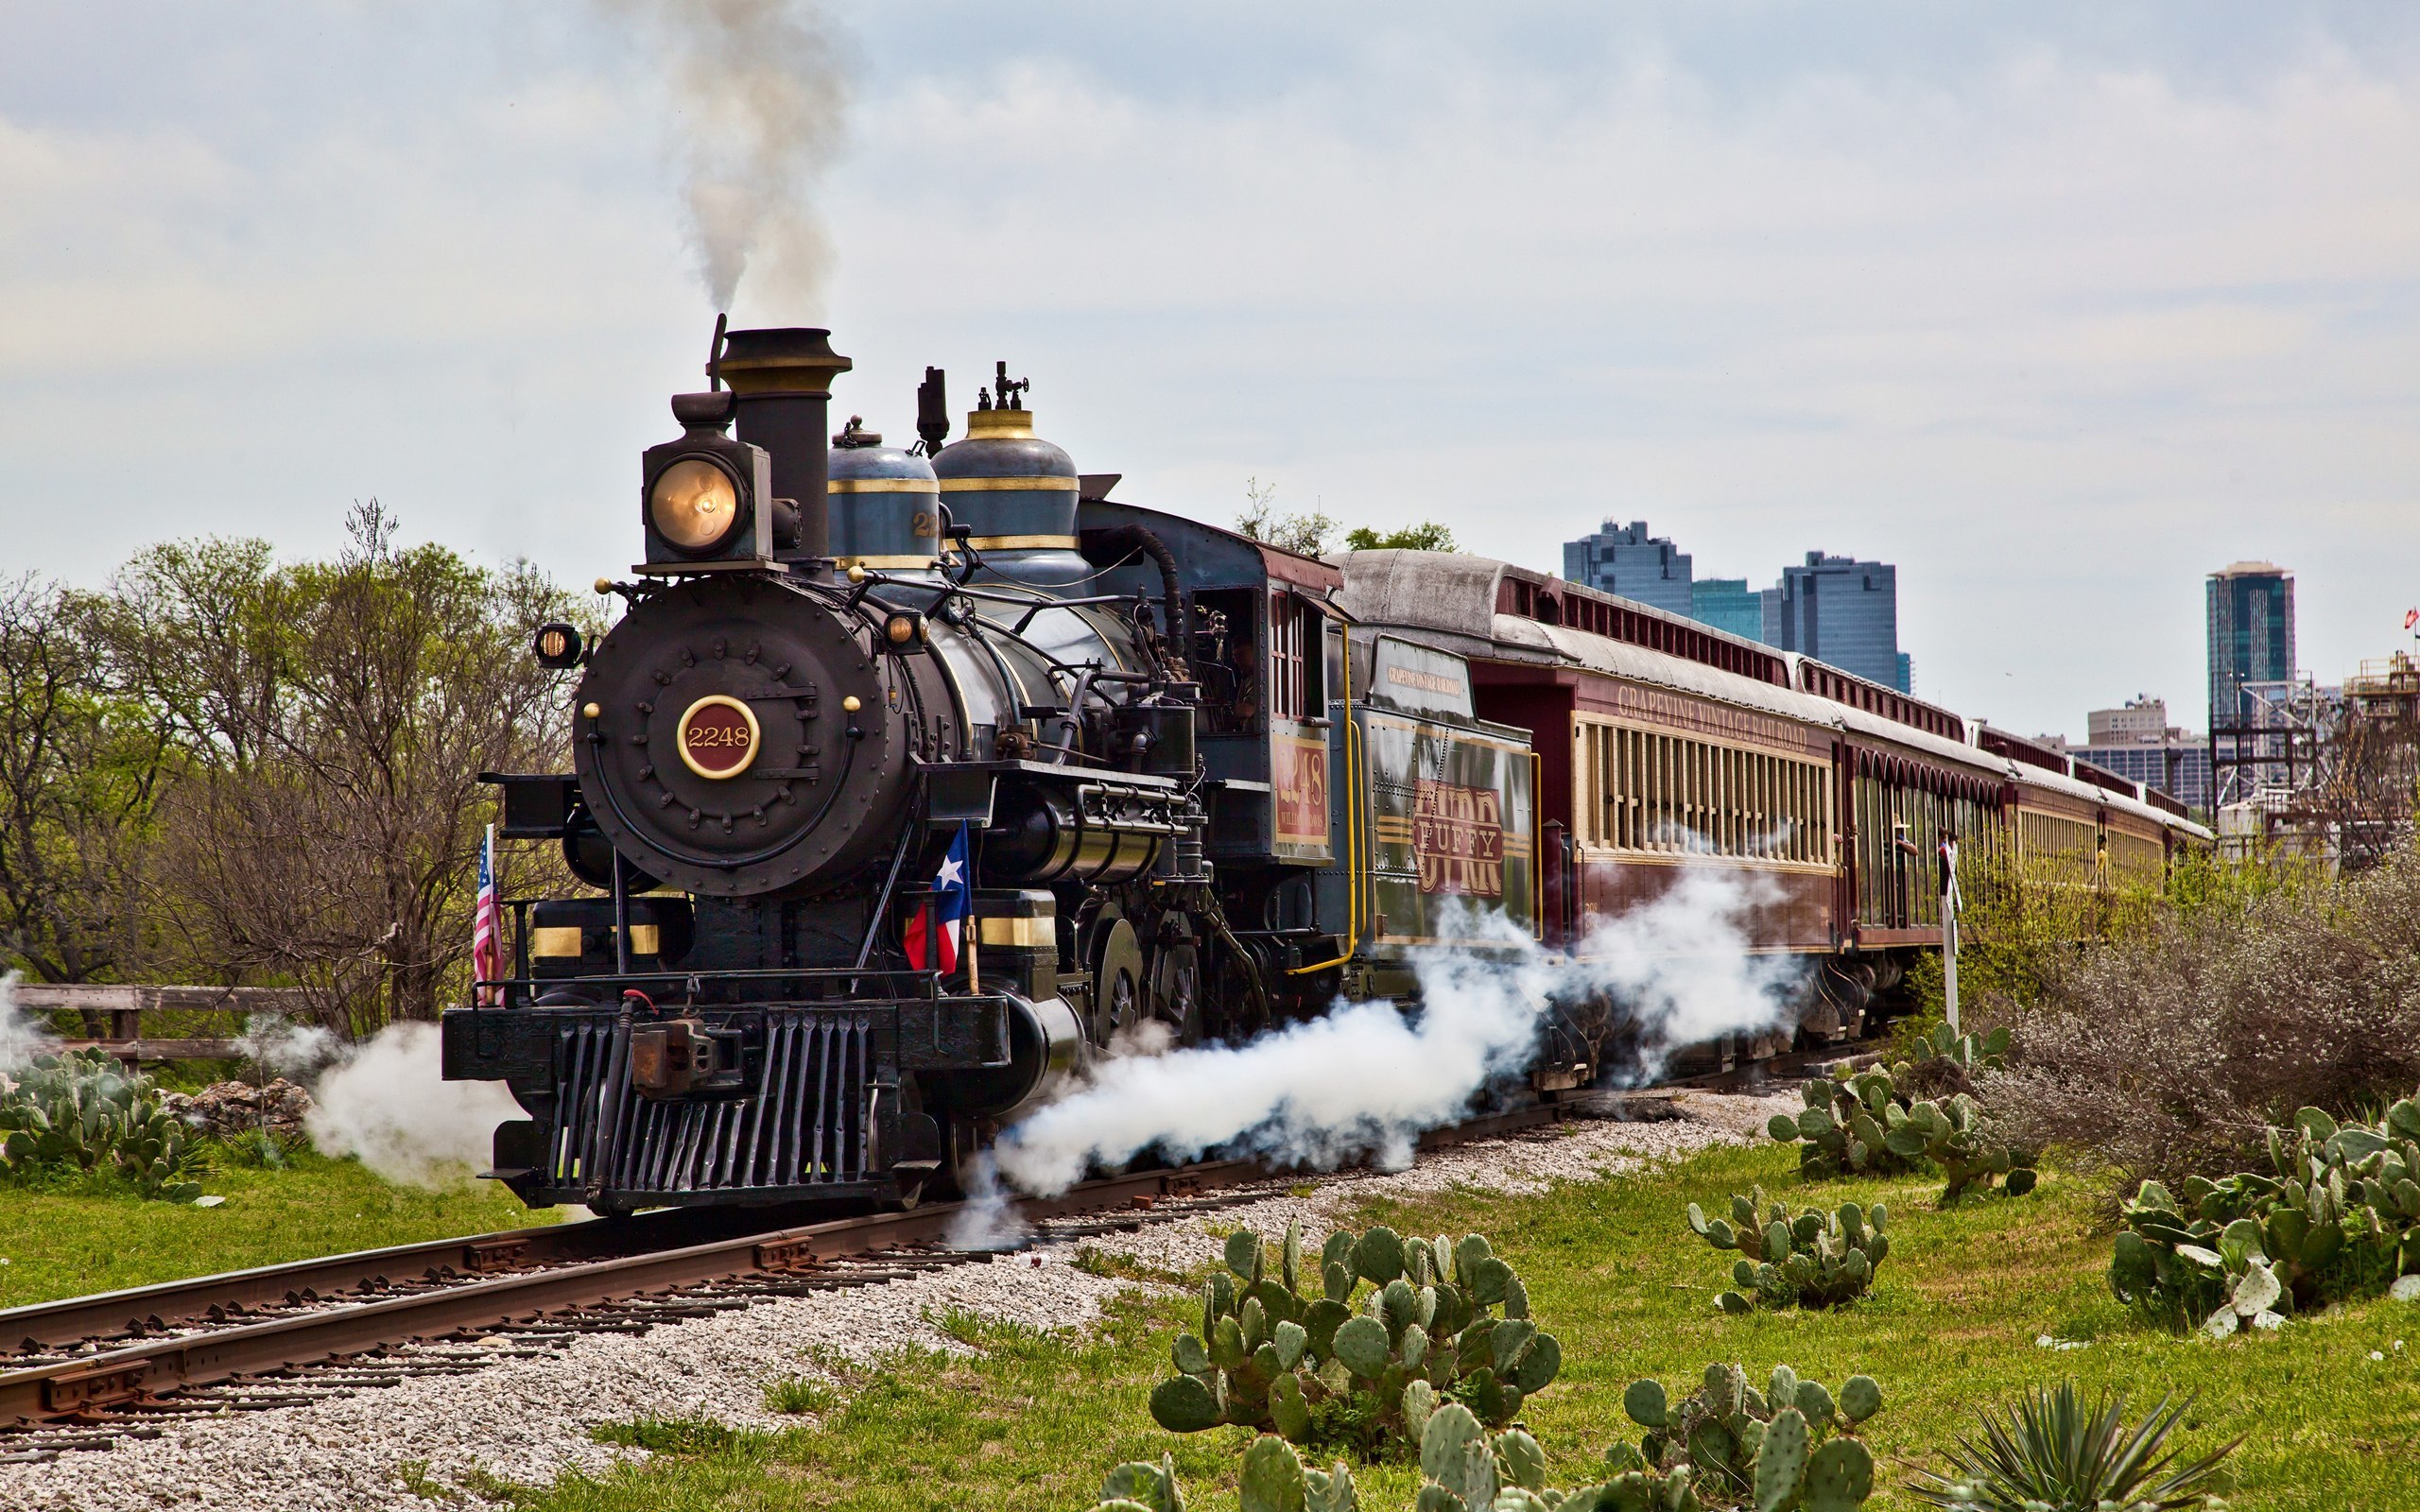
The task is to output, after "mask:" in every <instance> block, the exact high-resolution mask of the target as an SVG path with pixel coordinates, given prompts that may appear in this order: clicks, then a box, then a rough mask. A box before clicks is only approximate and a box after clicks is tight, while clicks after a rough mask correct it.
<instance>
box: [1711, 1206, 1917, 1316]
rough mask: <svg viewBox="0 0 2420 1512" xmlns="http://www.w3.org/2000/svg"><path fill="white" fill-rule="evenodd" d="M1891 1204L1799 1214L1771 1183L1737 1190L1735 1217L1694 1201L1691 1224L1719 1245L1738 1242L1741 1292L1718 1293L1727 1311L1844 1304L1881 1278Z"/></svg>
mask: <svg viewBox="0 0 2420 1512" xmlns="http://www.w3.org/2000/svg"><path fill="white" fill-rule="evenodd" d="M1890 1216H1891V1210H1890V1209H1888V1208H1886V1207H1884V1206H1883V1205H1882V1204H1881V1203H1878V1202H1877V1203H1876V1204H1875V1205H1874V1211H1872V1212H1871V1213H1869V1212H1867V1211H1865V1210H1864V1209H1862V1208H1859V1207H1858V1205H1857V1204H1856V1203H1854V1202H1843V1203H1841V1205H1840V1207H1839V1208H1838V1209H1837V1210H1835V1211H1831V1212H1824V1211H1820V1210H1817V1209H1814V1208H1809V1209H1807V1210H1806V1211H1805V1212H1802V1213H1800V1214H1798V1215H1797V1216H1796V1217H1792V1216H1790V1212H1789V1209H1788V1208H1786V1207H1784V1206H1783V1205H1782V1204H1780V1203H1778V1202H1775V1203H1771V1204H1768V1203H1767V1202H1766V1201H1765V1189H1764V1188H1762V1187H1757V1188H1755V1192H1754V1194H1753V1195H1751V1196H1745V1197H1743V1196H1740V1195H1738V1194H1733V1196H1732V1198H1731V1217H1732V1220H1734V1221H1736V1223H1737V1227H1736V1228H1735V1227H1734V1225H1733V1222H1730V1221H1725V1220H1723V1219H1721V1218H1713V1219H1709V1218H1707V1217H1706V1215H1705V1210H1704V1209H1703V1208H1701V1207H1699V1206H1698V1205H1697V1204H1696V1203H1694V1202H1692V1203H1690V1204H1689V1213H1688V1219H1689V1231H1690V1232H1692V1233H1694V1234H1696V1235H1697V1236H1698V1237H1699V1238H1701V1239H1703V1240H1704V1241H1705V1242H1706V1243H1707V1244H1709V1245H1712V1246H1714V1247H1715V1248H1717V1249H1737V1250H1738V1251H1739V1252H1740V1254H1741V1257H1742V1258H1740V1259H1739V1260H1737V1261H1735V1262H1734V1263H1732V1266H1731V1279H1732V1280H1733V1281H1734V1282H1735V1283H1737V1286H1738V1288H1739V1289H1738V1290H1737V1291H1736V1292H1725V1293H1723V1294H1722V1295H1721V1296H1720V1297H1717V1298H1716V1299H1715V1302H1716V1305H1717V1306H1719V1307H1720V1308H1721V1309H1722V1310H1723V1311H1724V1312H1726V1313H1746V1312H1750V1311H1752V1310H1754V1309H1755V1307H1756V1305H1757V1304H1759V1303H1762V1304H1763V1305H1765V1306H1767V1307H1838V1306H1841V1305H1842V1304H1844V1303H1848V1302H1853V1301H1856V1300H1857V1299H1858V1297H1863V1296H1864V1295H1865V1294H1866V1292H1867V1291H1868V1290H1869V1289H1871V1288H1872V1287H1873V1285H1874V1273H1875V1271H1876V1268H1877V1267H1879V1266H1880V1265H1881V1263H1882V1261H1883V1257H1884V1256H1886V1255H1888V1254H1890V1252H1891V1239H1890V1236H1889V1235H1888V1234H1885V1233H1884V1232H1883V1231H1882V1226H1883V1225H1884V1224H1885V1223H1886V1222H1887V1221H1889V1219H1890Z"/></svg>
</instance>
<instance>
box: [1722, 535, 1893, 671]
mask: <svg viewBox="0 0 2420 1512" xmlns="http://www.w3.org/2000/svg"><path fill="white" fill-rule="evenodd" d="M1763 598H1764V605H1763V608H1764V633H1763V634H1762V635H1760V636H1759V637H1758V639H1759V640H1762V641H1763V642H1764V643H1765V644H1767V645H1771V646H1777V647H1779V648H1780V649H1782V650H1784V651H1796V652H1799V653H1801V654H1802V655H1806V656H1811V657H1813V658H1814V659H1815V660H1816V661H1818V662H1829V663H1831V664H1832V665H1833V666H1836V667H1839V668H1840V669H1841V671H1843V672H1854V673H1856V674H1857V675H1858V677H1860V678H1864V679H1869V680H1871V681H1874V682H1878V683H1881V684H1882V685H1883V686H1884V687H1886V688H1896V689H1898V690H1899V691H1900V692H1901V693H1913V692H1914V691H1915V689H1914V687H1913V686H1912V684H1913V683H1914V681H1915V676H1914V668H1913V664H1912V662H1910V659H1909V658H1907V657H1905V656H1903V655H1901V654H1900V651H1899V569H1898V568H1896V567H1894V566H1893V565H1891V564H1890V563H1889V562H1883V561H1858V560H1857V559H1855V558H1849V557H1826V556H1825V555H1824V554H1823V553H1822V552H1820V551H1810V552H1808V553H1807V554H1806V562H1805V563H1804V564H1803V565H1799V566H1792V567H1785V568H1783V569H1782V570H1781V584H1780V586H1779V587H1776V588H1768V589H1766V590H1765V592H1764V594H1763Z"/></svg>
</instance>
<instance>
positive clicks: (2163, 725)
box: [2083, 693, 2184, 746]
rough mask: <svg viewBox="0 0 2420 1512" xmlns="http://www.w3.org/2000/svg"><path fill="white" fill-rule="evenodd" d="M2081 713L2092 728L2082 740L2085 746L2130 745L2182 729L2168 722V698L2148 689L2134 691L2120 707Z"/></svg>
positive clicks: (2162, 737) (2176, 732)
mask: <svg viewBox="0 0 2420 1512" xmlns="http://www.w3.org/2000/svg"><path fill="white" fill-rule="evenodd" d="M2083 717H2084V725H2085V727H2086V728H2087V729H2088V730H2091V734H2089V735H2088V736H2086V737H2085V740H2084V744H2085V745H2087V746H2131V745H2134V744H2135V743H2136V742H2138V741H2142V740H2146V739H2148V740H2151V741H2153V742H2157V741H2160V740H2162V739H2165V738H2168V737H2169V736H2170V735H2182V734H2183V733H2184V731H2182V730H2176V729H2174V727H2172V726H2170V725H2169V722H2168V700H2167V699H2165V698H2154V697H2152V696H2151V695H2150V694H2148V693H2138V694H2136V695H2135V696H2133V697H2132V698H2129V699H2128V700H2126V703H2125V705H2124V707H2122V708H2118V709H2095V710H2093V711H2092V712H2091V713H2087V714H2085V715H2084V716H2083Z"/></svg>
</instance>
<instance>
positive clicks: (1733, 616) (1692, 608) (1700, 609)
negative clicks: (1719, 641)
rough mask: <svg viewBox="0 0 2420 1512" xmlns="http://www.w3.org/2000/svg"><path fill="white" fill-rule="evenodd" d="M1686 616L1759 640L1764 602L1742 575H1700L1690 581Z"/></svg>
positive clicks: (1761, 637) (1762, 624) (1762, 627)
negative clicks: (1687, 614) (1687, 613)
mask: <svg viewBox="0 0 2420 1512" xmlns="http://www.w3.org/2000/svg"><path fill="white" fill-rule="evenodd" d="M1689 618H1691V619H1693V620H1696V621H1697V622H1698V623H1699V624H1701V625H1711V626H1713V627H1715V628H1716V629H1718V630H1728V631H1730V632H1731V633H1732V634H1734V635H1739V636H1745V637H1746V638H1747V639H1749V640H1751V641H1760V640H1763V639H1764V635H1765V601H1764V597H1763V595H1762V594H1760V593H1757V592H1756V591H1755V589H1753V588H1750V587H1749V586H1748V579H1746V578H1745V577H1700V578H1698V579H1696V580H1695V581H1693V582H1691V583H1690V584H1689Z"/></svg>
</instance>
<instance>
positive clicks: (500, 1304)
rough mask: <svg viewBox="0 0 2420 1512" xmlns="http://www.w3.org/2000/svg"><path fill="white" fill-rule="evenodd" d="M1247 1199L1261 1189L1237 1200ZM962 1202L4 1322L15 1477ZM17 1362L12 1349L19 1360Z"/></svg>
mask: <svg viewBox="0 0 2420 1512" xmlns="http://www.w3.org/2000/svg"><path fill="white" fill-rule="evenodd" d="M1832 1058H1836V1055H1821V1054H1819V1055H1810V1056H1803V1057H1779V1058H1777V1059H1776V1060H1774V1061H1772V1062H1767V1063H1763V1064H1760V1065H1755V1066H1749V1067H1742V1068H1740V1069H1738V1070H1736V1071H1729V1072H1722V1073H1715V1074H1706V1075H1702V1076H1695V1077H1687V1078H1682V1079H1681V1080H1680V1081H1678V1082H1674V1083H1668V1084H1666V1085H1665V1086H1664V1087H1662V1088H1659V1089H1654V1090H1650V1091H1635V1092H1594V1091H1592V1092H1570V1093H1564V1094H1561V1095H1558V1096H1551V1097H1547V1098H1541V1099H1539V1100H1537V1101H1535V1102H1531V1103H1529V1104H1526V1105H1524V1106H1520V1107H1516V1108H1511V1109H1508V1110H1506V1111H1503V1112H1497V1113H1491V1114H1486V1115H1482V1116H1480V1117H1478V1118H1474V1119H1471V1120H1468V1121H1466V1122H1464V1123H1461V1124H1458V1125H1453V1126H1451V1127H1448V1128H1444V1129H1438V1130H1433V1131H1431V1132H1430V1133H1429V1134H1427V1135H1425V1136H1424V1137H1423V1138H1422V1140H1421V1148H1422V1149H1423V1150H1430V1149H1436V1148H1441V1147H1444V1146H1448V1145H1453V1144H1460V1143H1470V1142H1472V1141H1476V1140H1483V1139H1493V1138H1499V1137H1503V1136H1507V1135H1513V1134H1517V1133H1520V1132H1522V1131H1525V1130H1533V1129H1538V1128H1542V1127H1545V1126H1547V1125H1553V1124H1557V1123H1561V1122H1564V1121H1566V1120H1570V1119H1576V1118H1620V1117H1639V1116H1653V1105H1655V1104H1656V1103H1658V1102H1664V1101H1668V1099H1669V1098H1670V1097H1671V1096H1672V1095H1674V1094H1675V1092H1677V1091H1685V1090H1688V1089H1690V1088H1702V1089H1717V1090H1733V1089H1736V1088H1738V1087H1742V1086H1753V1085H1755V1084H1757V1083H1759V1082H1761V1081H1764V1080H1767V1079H1771V1078H1777V1077H1782V1076H1787V1075H1789V1074H1794V1073H1795V1071H1797V1070H1799V1069H1801V1068H1803V1067H1804V1066H1807V1065H1814V1064H1820V1063H1823V1062H1824V1061H1827V1060H1829V1059H1832ZM1286 1174H1287V1173H1286V1172H1284V1171H1280V1170H1273V1169H1271V1168H1269V1167H1267V1166H1264V1165H1263V1164H1261V1163H1260V1162H1259V1161H1257V1160H1216V1161H1206V1162H1198V1163H1195V1164H1191V1165H1185V1166H1180V1167H1175V1168H1170V1169H1161V1170H1150V1171H1136V1172H1131V1173H1128V1174H1124V1175H1120V1176H1115V1177H1107V1178H1105V1179H1102V1180H1098V1181H1089V1182H1085V1183H1083V1184H1081V1185H1080V1186H1077V1187H1075V1188H1072V1189H1070V1190H1069V1191H1068V1192H1067V1193H1065V1194H1063V1195H1061V1196H1058V1197H1051V1198H1024V1199H1019V1200H1018V1201H1017V1202H1015V1204H1014V1205H1013V1206H1014V1208H1015V1211H1016V1212H1017V1213H1018V1215H1019V1216H1020V1217H1021V1218H1022V1219H1023V1220H1024V1221H1025V1223H1026V1224H1027V1226H1028V1227H1029V1229H1034V1230H1035V1231H1036V1237H1037V1238H1038V1239H1040V1240H1043V1241H1046V1242H1052V1243H1058V1242H1063V1241H1066V1240H1070V1239H1080V1238H1083V1237H1086V1236H1088V1235H1097V1234H1101V1233H1108V1232H1113V1231H1122V1230H1131V1229H1137V1228H1140V1227H1141V1226H1142V1225H1144V1224H1145V1223H1156V1222H1169V1221H1175V1220H1177V1219H1181V1218H1184V1217H1188V1216H1192V1215H1194V1214H1197V1213H1200V1212H1202V1211H1211V1210H1215V1209H1217V1208H1219V1207H1223V1206H1229V1205H1234V1204H1236V1203H1240V1202H1253V1201H1259V1200H1261V1199H1262V1198H1263V1197H1264V1196H1265V1195H1266V1193H1265V1192H1262V1191H1259V1190H1256V1188H1257V1185H1258V1184H1259V1183H1261V1182H1264V1181H1267V1180H1270V1179H1273V1178H1278V1177H1284V1176H1285V1175H1286ZM1238 1188H1242V1189H1245V1190H1241V1191H1238V1190H1236V1189H1238ZM962 1207H963V1205H962V1204H958V1203H947V1204H935V1205H931V1206H927V1207H922V1208H917V1209H913V1210H910V1211H905V1212H887V1213H873V1214H866V1215H862V1216H856V1217H848V1218H839V1219H828V1220H824V1221H821V1222H794V1221H793V1222H784V1220H783V1215H782V1214H780V1213H779V1212H777V1211H766V1210H753V1211H749V1210H716V1209H695V1210H676V1211H664V1212H656V1213H646V1214H641V1215H639V1216H637V1217H634V1218H631V1219H628V1220H624V1221H621V1222H616V1223H602V1222H600V1223H577V1224H564V1225H557V1226H550V1227H547V1228H537V1229H513V1230H510V1231H506V1232H500V1233H491V1234H479V1235H474V1236H471V1237H468V1238H463V1239H453V1240H444V1241H436V1242H431V1243H428V1244H421V1245H407V1246H396V1247H393V1248H388V1249H377V1250H364V1251H358V1252H355V1253H353V1254H346V1255H332V1256H327V1257H323V1258H320V1259H316V1260H308V1261H300V1262H295V1263H288V1264H283V1265H271V1266H265V1267H262V1268H259V1269H255V1270H247V1271H233V1272H227V1273H224V1274H221V1275H216V1276H206V1277H199V1278H196V1279H193V1280H182V1281H170V1282H165V1283H163V1284H160V1285H156V1286H149V1287H142V1288H137V1289H134V1290H130V1291H122V1292H112V1293H107V1294H102V1295H99V1296H94V1297H73V1298H67V1299H64V1300H61V1301H57V1302H48V1303H40V1304H36V1305H33V1306H28V1307H20V1308H13V1309H9V1310H7V1311H0V1340H5V1341H10V1342H9V1346H0V1350H5V1351H6V1352H0V1464H6V1463H24V1462H26V1461H36V1460H46V1459H50V1458H54V1457H56V1456H57V1455H59V1454H61V1453H64V1452H75V1451H79V1450H100V1449H107V1448H109V1447H111V1446H112V1445H113V1444H114V1443H116V1442H119V1441H121V1440H123V1439H126V1438H130V1437H148V1436H156V1435H159V1434H161V1433H162V1432H164V1426H163V1424H164V1422H167V1421H170V1420H173V1419H175V1418H178V1417H186V1416H191V1415H197V1414H209V1413H217V1412H222V1411H228V1410H234V1411H263V1410H269V1409H273V1408H279V1407H288V1406H297V1405H302V1404H305V1403H308V1402H312V1401H318V1400H326V1399H327V1398H329V1397H331V1396H337V1395H349V1394H351V1393H354V1392H357V1391H363V1390H374V1389H378V1388H380V1387H383V1386H389V1385H395V1384H399V1383H402V1382H403V1381H405V1380H406V1379H409V1378H414V1377H421V1376H429V1375H449V1374H465V1373H469V1372H471V1371H475V1370H477V1369H480V1368H483V1367H484V1366H485V1365H487V1364H488V1363H491V1362H493V1361H496V1360H501V1359H516V1358H528V1357H532V1356H536V1355H542V1354H544V1353H545V1352H546V1351H548V1350H549V1349H560V1348H562V1347H563V1346H564V1345H565V1344H567V1343H568V1342H569V1341H570V1340H571V1339H572V1338H575V1337H577V1336H579V1335H581V1334H586V1333H598V1332H645V1331H647V1330H648V1329H650V1328H653V1327H656V1326H658V1325H660V1324H664V1323H670V1322H678V1321H681V1320H683V1319H686V1318H695V1317H703V1316H709V1315H712V1314H717V1313H720V1312H726V1311H733V1310H735V1309H739V1308H745V1307H750V1306H753V1305H756V1304H757V1303H758V1302H761V1301H763V1300H765V1299H767V1298H769V1297H780V1296H797V1295H801V1294H804V1293H813V1292H824V1291H833V1290H839V1289H844V1288H848V1287H854V1286H866V1285H876V1284H880V1283H882V1282H884V1281H888V1280H899V1279H901V1278H903V1277H908V1276H912V1275H916V1274H919V1273H921V1272H923V1271H926V1270H931V1269H935V1268H938V1267H942V1266H946V1265H953V1264H959V1263H966V1262H969V1261H977V1260H984V1259H987V1258H988V1254H989V1252H988V1251H980V1250H977V1251H959V1250H952V1249H948V1248H946V1247H943V1246H944V1245H945V1242H946V1239H947V1236H948V1234H949V1231H950V1229H951V1227H952V1225H953V1223H954V1222H955V1221H956V1219H957V1218H958V1216H959V1212H960V1211H961V1210H962ZM10 1346H13V1348H11V1347H10Z"/></svg>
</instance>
